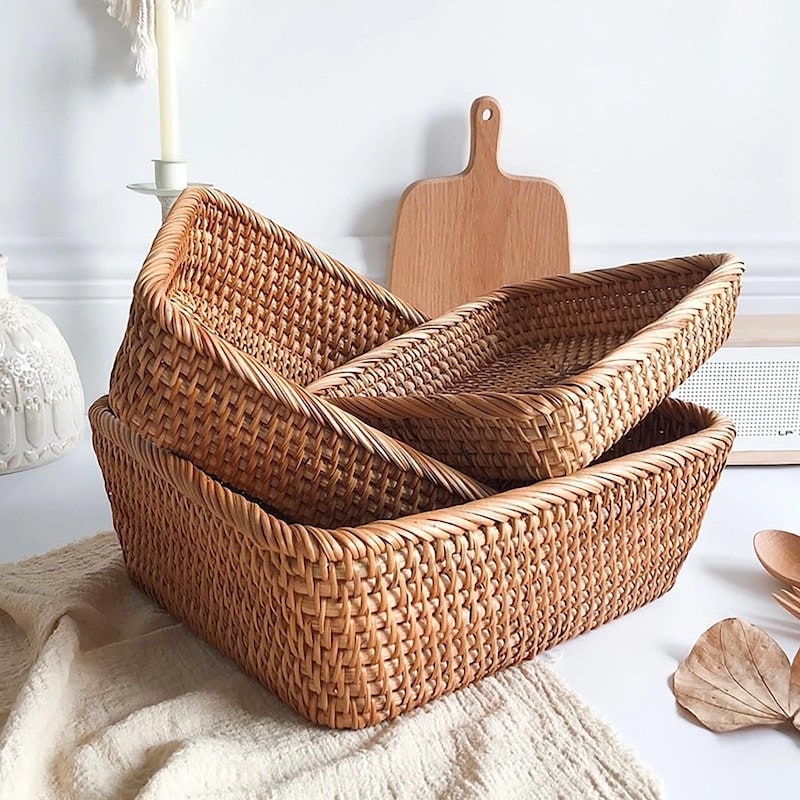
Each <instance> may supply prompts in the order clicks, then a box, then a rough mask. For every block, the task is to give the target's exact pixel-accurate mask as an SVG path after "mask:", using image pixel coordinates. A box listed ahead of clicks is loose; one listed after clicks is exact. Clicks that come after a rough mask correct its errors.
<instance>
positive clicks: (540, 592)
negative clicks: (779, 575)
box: [90, 400, 733, 728]
mask: <svg viewBox="0 0 800 800" xmlns="http://www.w3.org/2000/svg"><path fill="white" fill-rule="evenodd" d="M90 420H91V424H92V429H93V439H94V446H95V450H96V452H97V455H98V458H99V461H100V465H101V467H102V470H103V474H104V476H105V480H106V486H107V489H108V492H109V496H110V498H111V503H112V509H113V514H114V526H115V529H116V531H117V533H118V535H119V537H120V541H121V543H122V548H123V552H124V554H125V559H126V562H127V566H128V569H129V571H130V574H131V576H132V578H133V579H134V580H135V581H136V582H137V583H138V584H139V585H140V586H141V587H142V588H143V589H144V590H145V591H147V592H148V593H149V594H150V595H151V596H153V597H154V598H155V599H156V600H157V601H158V602H160V603H162V604H163V605H164V606H165V607H166V608H167V609H168V610H169V611H170V612H171V613H173V614H174V615H175V616H177V617H179V618H180V619H182V620H183V621H185V622H186V623H187V624H188V625H189V626H190V627H191V628H192V629H193V630H195V631H196V632H197V633H199V634H200V635H201V636H203V637H204V638H206V639H207V640H208V641H209V642H211V643H212V644H213V645H215V646H216V647H218V648H219V649H220V650H221V651H222V652H224V653H225V654H227V655H228V656H229V657H230V658H232V659H233V660H234V661H235V662H236V663H237V664H239V665H240V666H241V667H242V668H244V669H245V670H246V671H248V672H249V673H251V674H252V675H254V676H255V677H256V678H258V679H259V680H260V681H262V682H263V683H264V684H265V685H266V686H268V687H269V688H270V689H272V690H273V691H274V692H276V693H277V694H278V695H279V696H280V697H281V698H282V699H283V700H284V701H285V702H286V703H288V704H289V705H291V706H292V707H293V708H295V709H296V710H297V711H298V712H300V713H301V714H303V715H305V716H306V717H308V718H309V719H311V720H313V721H316V722H318V723H321V724H323V725H328V726H331V727H341V728H348V727H351V728H357V727H363V726H365V725H371V724H374V723H377V722H380V721H382V720H385V719H390V718H393V717H395V716H397V715H398V714H400V713H402V712H404V711H407V710H409V709H411V708H414V707H417V706H420V705H422V704H424V703H426V702H428V701H430V700H432V699H434V698H436V697H439V696H440V695H442V694H444V693H446V692H450V691H452V690H454V689H458V688H460V687H463V686H465V685H467V684H469V683H471V682H473V681H475V680H478V679H479V678H481V677H482V676H484V675H487V674H490V673H492V672H495V671H497V670H499V669H501V668H503V667H505V666H508V665H511V664H515V663H518V662H519V661H521V660H523V659H526V658H529V657H531V656H532V655H534V654H535V653H537V652H539V651H541V650H543V649H545V648H547V647H550V646H552V645H554V644H556V643H558V642H560V641H563V640H564V639H567V638H569V637H572V636H576V635H577V634H579V633H581V632H583V631H586V630H588V629H590V628H593V627H595V626H597V625H600V624H602V623H603V622H605V621H607V620H610V619H613V618H614V617H617V616H619V615H621V614H624V613H626V612H628V611H631V610H633V609H635V608H637V607H639V606H641V605H642V604H644V603H646V602H648V601H650V600H652V599H654V598H656V597H658V596H659V595H661V594H662V593H663V592H665V591H667V590H668V589H669V588H670V587H671V586H672V584H673V582H674V580H675V577H676V575H677V572H678V570H679V568H680V566H681V564H682V562H683V560H684V558H685V557H686V554H687V552H688V551H689V549H690V547H691V546H692V544H693V543H694V541H695V538H696V536H697V532H698V528H699V525H700V522H701V520H702V517H703V515H704V513H705V509H706V505H707V501H708V498H709V495H710V493H711V491H712V490H713V488H714V486H715V484H716V482H717V479H718V477H719V475H720V473H721V470H722V468H723V466H724V463H725V460H726V458H727V454H728V452H729V450H730V447H731V444H732V441H733V429H732V426H731V425H730V423H728V422H727V421H725V420H724V419H722V418H720V417H719V416H718V415H716V414H715V413H713V412H710V411H706V410H704V409H700V408H699V407H696V406H690V405H687V404H681V403H678V402H677V401H668V402H667V403H666V404H665V405H664V406H663V407H662V408H661V409H659V411H658V412H656V413H655V414H653V415H651V416H650V417H648V418H647V420H645V422H644V423H643V424H642V425H641V426H640V427H639V428H637V429H636V431H635V432H634V433H633V434H632V435H631V437H630V438H629V439H628V440H626V441H625V442H624V443H623V444H622V445H620V451H619V452H623V451H624V450H625V449H629V450H633V451H636V452H633V453H632V454H630V455H626V456H623V457H620V458H618V459H615V460H613V461H610V462H608V463H605V464H603V465H599V466H594V467H590V468H587V469H586V470H582V471H581V472H580V473H578V474H576V475H573V476H571V477H568V478H561V479H556V480H552V481H547V482H545V483H542V484H540V485H534V486H530V487H527V488H525V489H519V490H515V491H513V492H508V493H505V494H502V495H496V496H493V497H491V498H488V499H484V500H480V501H477V502H473V503H469V504H467V505H464V506H460V507H454V508H450V509H445V510H441V511H438V512H430V513H427V514H420V515H416V516H414V517H410V518H407V519H401V520H395V521H392V522H381V523H374V524H371V525H367V526H362V527H359V528H342V529H338V530H321V529H315V528H309V527H304V526H301V525H288V524H286V523H284V522H282V521H281V520H279V519H277V518H276V517H274V516H272V515H270V514H268V513H267V512H266V511H264V510H263V509H262V508H260V507H259V506H258V505H256V504H255V503H254V502H251V501H249V500H247V499H246V498H244V497H242V496H240V495H238V494H234V493H233V492H231V491H230V490H228V489H226V488H225V487H224V486H222V485H221V484H220V483H218V482H216V481H214V480H212V479H211V478H209V477H208V476H207V475H205V474H203V473H202V472H200V471H199V470H198V469H197V468H196V467H194V466H193V465H192V464H191V463H190V462H188V461H186V460H183V459H179V458H177V457H176V456H174V455H172V454H170V453H168V452H166V451H165V450H162V449H160V448H158V447H157V446H156V445H154V444H153V443H152V442H149V441H147V440H145V439H144V438H142V437H141V436H139V435H137V434H136V433H134V432H132V431H131V430H130V429H129V428H127V427H126V426H124V425H123V424H122V423H121V422H119V421H118V420H117V419H116V418H115V417H114V415H113V414H112V413H111V412H110V411H109V409H108V407H107V405H106V403H105V401H104V400H100V401H98V402H97V403H95V405H94V406H93V407H92V409H91V411H90ZM272 500H273V501H274V500H275V498H272Z"/></svg>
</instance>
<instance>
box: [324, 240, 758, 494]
mask: <svg viewBox="0 0 800 800" xmlns="http://www.w3.org/2000/svg"><path fill="white" fill-rule="evenodd" d="M742 272H743V265H742V262H741V261H740V260H739V259H737V258H735V257H733V256H729V255H701V256H693V257H689V258H677V259H672V260H669V261H657V262H651V263H645V264H631V265H628V266H625V267H615V268H613V269H604V270H596V271H594V272H586V273H582V274H577V275H567V276H559V277H553V278H546V279H544V280H538V281H532V282H530V283H527V284H521V285H519V286H510V287H506V288H504V289H501V290H499V291H496V292H494V293H493V294H490V295H488V296H486V297H484V298H482V299H480V300H476V301H475V302H472V303H468V304H466V305H464V306H461V307H460V308H458V309H456V310H455V311H453V312H451V313H449V314H447V315H445V316H443V317H441V318H439V319H438V320H435V321H432V322H429V323H427V324H425V325H423V326H421V327H419V328H416V329H415V330H413V331H410V332H408V333H405V334H402V335H400V336H398V337H397V338H395V339H393V340H391V341H389V342H387V343H386V344H384V345H383V346H381V347H379V348H377V349H376V350H373V351H372V352H370V353H368V354H366V355H363V356H361V357H360V358H357V359H355V360H354V361H352V362H350V363H348V364H346V365H344V366H342V367H339V368H338V369H334V370H333V371H331V372H329V373H328V374H326V375H324V376H322V377H321V378H320V379H319V380H317V381H316V382H315V383H314V384H312V385H311V386H309V389H310V390H311V391H314V392H318V393H321V394H324V395H325V396H326V397H328V398H330V399H331V401H332V402H334V403H336V404H337V405H338V406H339V407H340V408H343V409H345V410H347V411H350V412H351V413H353V414H356V415H357V416H359V417H360V418H361V419H363V420H365V421H366V422H368V423H369V424H371V425H374V426H375V427H378V428H380V429H381V430H384V431H386V432H387V433H390V434H391V435H392V436H395V437H397V438H398V439H401V440H402V441H405V442H408V443H409V444H411V445H413V446H414V447H418V448H419V449H420V450H423V451H425V452H426V453H429V454H431V455H433V456H434V457H435V458H439V459H441V460H442V461H445V462H446V463H448V464H452V465H453V466H455V467H458V468H459V469H461V470H463V471H464V472H466V473H467V474H469V475H472V476H473V477H475V478H477V479H478V480H485V481H490V482H502V481H507V480H512V481H523V482H526V483H527V482H530V481H531V480H535V479H540V478H549V477H557V476H561V475H568V474H570V473H571V472H574V471H575V470H577V469H580V468H581V467H584V466H586V465H587V464H588V463H590V462H591V461H593V460H595V459H596V458H598V457H599V456H600V455H601V454H602V453H603V452H605V451H606V450H607V449H608V448H609V447H611V445H613V444H614V443H615V442H617V441H619V439H620V438H621V437H622V436H623V435H624V434H625V433H626V432H627V431H629V430H630V429H631V428H632V427H633V426H634V425H636V424H637V423H638V422H639V421H640V420H642V419H643V418H644V417H645V415H646V414H648V413H649V412H650V411H651V410H652V409H653V408H655V406H656V405H658V404H659V403H660V402H661V401H662V400H663V399H664V398H665V397H667V396H668V395H669V394H671V393H672V392H673V391H674V390H675V389H676V388H677V387H678V386H679V385H680V384H681V383H682V382H683V381H684V380H686V378H688V377H689V375H690V374H691V373H692V372H694V370H696V369H697V368H698V367H699V366H700V365H701V364H702V363H703V362H705V361H706V360H707V359H708V358H709V356H711V354H712V353H714V351H715V350H717V349H718V348H719V347H720V346H721V345H722V344H723V342H724V341H725V340H726V339H727V337H728V335H729V334H730V330H731V324H732V322H733V317H734V314H735V311H736V301H737V298H738V295H739V288H740V282H741V275H742Z"/></svg>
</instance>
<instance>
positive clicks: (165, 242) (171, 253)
mask: <svg viewBox="0 0 800 800" xmlns="http://www.w3.org/2000/svg"><path fill="white" fill-rule="evenodd" d="M422 319H423V318H422V316H421V315H420V314H419V313H418V312H416V311H414V310H413V309H412V308H410V307H408V306H406V305H404V304H403V303H402V302H401V301H399V300H397V299H396V298H395V297H393V296H392V295H391V294H389V293H388V292H387V291H386V290H385V289H382V288H381V287H380V286H378V285H377V284H375V283H372V282H371V281H369V280H366V279H364V278H362V277H360V276H359V275H357V274H356V273H354V272H352V271H350V270H348V269H347V268H346V267H344V266H342V265H341V264H339V263H338V262H336V261H334V260H333V259H331V258H329V257H328V256H326V255H325V254H324V253H321V252H319V251H318V250H316V249H315V248H313V247H312V246H311V245H309V244H307V243H306V242H303V241H302V240H301V239H298V238H297V237H296V236H294V235H293V234H292V233H290V232H289V231H287V230H285V229H284V228H281V227H280V226H279V225H276V224H275V223H274V222H271V221H270V220H268V219H265V218H264V217H261V216H259V215H258V214H256V213H255V212H253V211H251V210H250V209H248V208H246V207H245V206H243V205H242V204H241V203H239V202H237V201H236V200H234V199H233V198H231V197H229V196H227V195H225V194H223V193H222V192H219V191H215V190H212V189H204V188H192V189H188V190H187V191H185V192H184V193H183V194H182V195H181V197H180V198H179V199H178V201H177V202H176V204H175V206H174V207H173V209H172V211H171V212H170V214H169V217H168V218H167V221H166V222H165V224H164V225H163V226H162V228H161V230H160V231H159V233H158V236H157V237H156V239H155V242H154V243H153V247H152V249H151V251H150V254H149V255H148V257H147V260H146V261H145V264H144V266H143V267H142V270H141V272H140V274H139V277H138V279H137V281H136V285H135V287H134V291H133V304H132V307H131V314H130V319H129V321H128V328H127V330H126V332H125V337H124V340H123V342H122V346H121V347H120V350H119V353H118V355H117V358H116V361H115V363H114V368H113V371H112V374H111V386H110V391H109V402H110V405H111V408H112V409H113V411H114V413H115V414H116V415H117V416H118V417H119V418H120V419H121V420H122V421H123V422H125V423H126V424H127V425H129V426H130V427H131V428H132V429H133V430H135V431H138V432H140V433H142V434H144V435H145V436H147V437H149V438H151V439H152V440H153V441H155V442H156V443H158V444H159V445H160V446H162V447H165V448H167V449H169V450H171V451H173V452H175V453H177V454H178V455H181V456H183V457H186V458H188V459H190V460H191V461H193V462H194V463H195V464H197V465H199V466H200V467H201V468H202V469H204V470H206V471H207V472H208V473H210V474H212V475H214V476H215V477H217V478H218V479H220V480H222V481H223V482H226V483H230V484H232V485H234V486H237V487H239V488H241V489H242V490H243V491H246V492H248V493H249V494H250V495H252V496H253V497H255V498H257V499H260V500H263V501H265V502H269V503H270V504H271V505H272V506H273V508H274V509H276V510H277V511H279V512H280V513H281V514H283V515H285V516H286V517H288V518H290V519H302V520H303V521H305V522H307V523H311V524H316V525H322V526H324V527H334V526H337V525H343V524H348V525H350V524H359V523H363V522H369V521H371V520H374V519H383V518H387V517H397V516H403V515H406V514H410V513H414V512H416V511H423V510H429V509H433V508H439V507H442V506H449V505H452V504H453V503H457V502H462V501H464V500H473V499H476V498H479V497H484V496H486V494H487V490H486V489H485V488H484V487H482V486H480V485H479V484H477V483H476V482H475V481H473V480H471V479H469V478H467V477H465V476H464V475H461V474H460V473H458V472H457V471H456V470H454V469H451V468H450V467H448V466H446V465H444V464H441V463H439V462H437V461H435V460H434V459H432V458H429V457H428V456H426V455H424V454H422V453H418V452H416V451H415V450H413V449H412V448H411V447H408V446H407V445H405V444H403V443H402V442H398V441H395V440H393V439H391V438H390V437H389V436H387V435H385V434H384V433H382V432H380V431H377V430H373V429H372V428H370V427H369V426H368V425H365V424H364V423H363V422H361V421H360V420H359V419H357V418H356V417H352V416H350V415H349V414H347V413H346V412H343V411H341V410H339V409H338V408H336V407H335V406H333V405H331V404H330V403H328V402H327V400H325V399H324V398H321V397H316V396H314V395H311V394H309V393H308V392H306V391H305V390H304V389H303V388H302V387H303V384H306V383H309V382H310V381H313V380H314V379H315V378H318V377H320V376H321V375H322V374H323V373H325V372H327V371H328V370H330V369H332V368H333V367H336V366H339V365H340V364H343V363H344V362H346V361H348V360H350V359H351V358H353V357H355V356H357V355H359V354H361V353H363V352H365V351H367V350H369V349H370V348H372V347H374V346H376V345H378V344H380V343H382V342H384V341H386V340H387V339H389V338H390V337H392V336H394V335H396V334H398V333H401V332H403V331H405V330H408V329H409V328H412V327H413V326H415V325H417V324H418V323H419V322H421V321H422Z"/></svg>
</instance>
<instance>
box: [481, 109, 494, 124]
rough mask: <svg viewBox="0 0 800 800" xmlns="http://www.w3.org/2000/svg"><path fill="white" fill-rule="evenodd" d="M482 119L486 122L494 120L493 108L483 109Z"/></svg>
mask: <svg viewBox="0 0 800 800" xmlns="http://www.w3.org/2000/svg"><path fill="white" fill-rule="evenodd" d="M481 117H482V118H483V119H484V120H487V121H488V120H490V119H491V118H492V109H491V108H484V109H483V114H481Z"/></svg>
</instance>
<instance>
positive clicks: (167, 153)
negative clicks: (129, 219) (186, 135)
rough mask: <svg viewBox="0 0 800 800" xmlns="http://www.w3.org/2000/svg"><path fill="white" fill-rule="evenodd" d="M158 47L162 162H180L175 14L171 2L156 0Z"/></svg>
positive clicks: (168, 0)
mask: <svg viewBox="0 0 800 800" xmlns="http://www.w3.org/2000/svg"><path fill="white" fill-rule="evenodd" d="M156 47H157V49H158V110H159V114H160V118H161V160H162V161H180V157H181V156H180V150H181V148H180V135H179V130H178V83H177V81H176V79H175V12H174V11H173V9H172V4H171V2H170V0H156Z"/></svg>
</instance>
